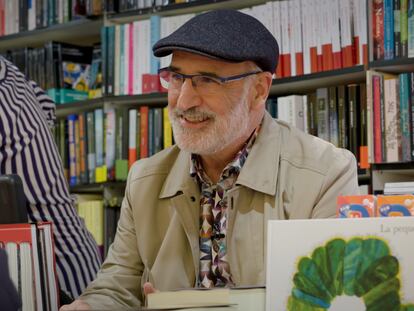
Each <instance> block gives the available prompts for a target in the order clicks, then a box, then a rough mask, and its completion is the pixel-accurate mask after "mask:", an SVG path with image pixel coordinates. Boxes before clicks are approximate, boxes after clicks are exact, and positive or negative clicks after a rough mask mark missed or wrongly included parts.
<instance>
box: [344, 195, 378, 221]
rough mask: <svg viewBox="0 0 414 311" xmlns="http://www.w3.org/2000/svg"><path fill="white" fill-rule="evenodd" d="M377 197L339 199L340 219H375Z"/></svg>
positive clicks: (348, 196)
mask: <svg viewBox="0 0 414 311" xmlns="http://www.w3.org/2000/svg"><path fill="white" fill-rule="evenodd" d="M375 201H376V199H375V196H373V195H347V196H339V197H338V199H337V214H336V215H337V217H338V218H361V217H374V216H375V214H376V210H375Z"/></svg>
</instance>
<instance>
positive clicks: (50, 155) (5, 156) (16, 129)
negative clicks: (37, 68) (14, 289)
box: [0, 56, 101, 298]
mask: <svg viewBox="0 0 414 311" xmlns="http://www.w3.org/2000/svg"><path fill="white" fill-rule="evenodd" d="M54 121H55V104H54V102H53V101H52V100H51V99H50V98H49V97H48V96H47V95H46V94H45V92H44V91H43V90H42V89H41V88H40V87H38V86H37V85H36V83H34V82H33V81H28V80H27V79H26V78H25V76H24V75H23V74H22V73H21V72H20V71H19V70H18V69H17V68H16V67H15V66H14V65H12V64H11V63H10V62H8V61H7V60H5V59H4V58H3V57H1V56H0V174H18V175H19V176H20V177H21V179H22V181H23V187H24V193H25V196H26V199H27V202H28V216H29V220H30V221H31V222H38V221H51V222H52V223H53V230H54V240H55V253H56V270H57V274H58V280H59V286H60V288H61V289H62V290H64V291H65V292H67V293H68V294H70V295H71V296H72V297H73V298H76V297H78V296H79V295H80V294H81V292H82V291H83V289H84V288H85V287H86V286H87V285H88V284H89V283H90V282H91V281H92V280H93V279H94V278H95V276H96V272H97V270H98V269H99V266H100V263H101V258H100V255H99V253H98V249H97V245H96V243H95V241H94V239H93V237H92V235H91V234H90V233H89V232H88V231H87V229H86V227H85V225H84V223H83V222H82V220H81V219H80V218H79V216H78V215H77V213H76V211H75V209H74V207H73V200H72V198H71V196H70V194H69V191H68V185H67V181H66V180H65V177H64V174H63V167H62V162H61V159H60V156H59V153H58V150H57V147H56V144H55V142H54V140H53V135H52V132H51V129H50V127H51V126H53V124H54Z"/></svg>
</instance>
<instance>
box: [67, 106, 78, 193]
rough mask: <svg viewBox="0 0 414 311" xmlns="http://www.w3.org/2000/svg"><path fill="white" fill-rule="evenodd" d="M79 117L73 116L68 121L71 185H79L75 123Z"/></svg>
mask: <svg viewBox="0 0 414 311" xmlns="http://www.w3.org/2000/svg"><path fill="white" fill-rule="evenodd" d="M76 119H77V115H75V114H71V115H69V116H68V117H67V120H68V143H69V185H71V186H74V185H76V184H77V178H76V149H75V122H76Z"/></svg>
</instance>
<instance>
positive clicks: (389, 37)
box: [384, 0, 394, 59]
mask: <svg viewBox="0 0 414 311" xmlns="http://www.w3.org/2000/svg"><path fill="white" fill-rule="evenodd" d="M393 1H394V0H384V59H393V58H394V8H393Z"/></svg>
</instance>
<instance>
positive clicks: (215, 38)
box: [152, 10, 279, 73]
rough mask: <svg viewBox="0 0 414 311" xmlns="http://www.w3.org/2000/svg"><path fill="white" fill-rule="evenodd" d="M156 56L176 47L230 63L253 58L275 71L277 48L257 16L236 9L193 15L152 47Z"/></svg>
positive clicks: (262, 67) (161, 55)
mask: <svg viewBox="0 0 414 311" xmlns="http://www.w3.org/2000/svg"><path fill="white" fill-rule="evenodd" d="M152 50H153V53H154V55H155V56H157V57H163V56H167V55H169V54H171V53H172V52H173V51H175V50H180V51H186V52H191V53H196V54H200V55H203V56H207V57H210V58H214V59H221V60H225V61H230V62H243V61H253V62H255V63H256V64H257V65H258V66H259V67H260V68H261V69H262V70H263V71H269V72H271V73H273V72H275V70H276V66H277V61H278V56H279V47H278V44H277V41H276V39H275V38H274V37H273V35H272V34H271V33H270V32H269V31H268V30H267V28H266V27H265V26H264V25H263V24H262V23H261V22H260V21H259V20H257V19H256V18H254V17H252V16H250V15H247V14H244V13H241V12H239V11H236V10H214V11H210V12H207V13H203V14H200V15H197V16H195V17H194V18H192V19H191V20H189V21H188V22H186V23H185V24H184V25H182V26H181V27H180V28H178V29H177V30H176V31H175V32H173V33H172V34H171V35H169V36H167V37H165V38H162V39H161V40H159V41H158V42H156V43H155V44H154V46H153V47H152Z"/></svg>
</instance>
